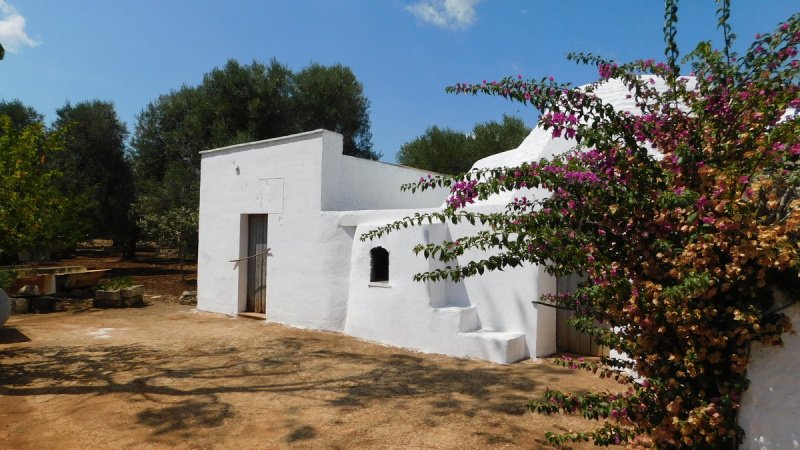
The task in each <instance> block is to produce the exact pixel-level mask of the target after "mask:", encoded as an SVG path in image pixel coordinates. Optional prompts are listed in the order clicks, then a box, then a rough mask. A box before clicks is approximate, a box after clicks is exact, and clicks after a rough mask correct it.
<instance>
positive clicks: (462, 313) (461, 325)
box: [433, 306, 481, 333]
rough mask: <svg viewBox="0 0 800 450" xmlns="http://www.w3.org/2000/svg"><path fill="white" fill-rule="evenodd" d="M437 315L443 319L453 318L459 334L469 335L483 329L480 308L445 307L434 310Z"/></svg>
mask: <svg viewBox="0 0 800 450" xmlns="http://www.w3.org/2000/svg"><path fill="white" fill-rule="evenodd" d="M433 311H434V313H435V314H438V315H439V316H441V317H447V316H450V317H452V318H451V319H450V320H452V321H453V324H454V326H456V325H457V326H456V330H455V331H458V332H462V333H467V332H471V331H477V330H479V329H480V328H481V321H480V319H479V318H478V308H476V307H474V306H445V307H442V308H433Z"/></svg>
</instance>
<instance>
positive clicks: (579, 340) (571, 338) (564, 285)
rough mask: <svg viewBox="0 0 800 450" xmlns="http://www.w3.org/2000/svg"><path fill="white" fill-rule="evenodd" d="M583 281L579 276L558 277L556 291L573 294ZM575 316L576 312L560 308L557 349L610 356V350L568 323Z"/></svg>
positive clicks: (557, 323)
mask: <svg viewBox="0 0 800 450" xmlns="http://www.w3.org/2000/svg"><path fill="white" fill-rule="evenodd" d="M583 280H584V278H582V277H581V276H580V275H577V274H573V275H569V276H566V277H558V280H557V288H556V289H557V291H558V293H559V294H563V293H566V292H573V291H575V289H576V288H577V287H578V283H580V282H581V281H583ZM574 315H575V312H574V311H570V310H567V309H562V308H559V309H558V310H557V311H556V349H558V351H560V352H568V353H577V354H580V355H588V356H608V348H606V347H602V346H599V345H597V343H596V342H594V340H593V339H592V337H591V336H589V335H588V334H586V333H581V332H580V331H578V330H576V329H575V327H573V326H571V325H569V324H568V323H567V321H568V320H569V319H571V318H572V316H574Z"/></svg>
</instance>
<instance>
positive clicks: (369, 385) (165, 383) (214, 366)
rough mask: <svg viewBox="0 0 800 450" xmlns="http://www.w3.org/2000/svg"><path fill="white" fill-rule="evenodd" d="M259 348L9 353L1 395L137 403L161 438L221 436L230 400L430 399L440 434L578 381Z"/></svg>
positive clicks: (274, 342)
mask: <svg viewBox="0 0 800 450" xmlns="http://www.w3.org/2000/svg"><path fill="white" fill-rule="evenodd" d="M258 339H262V340H263V342H259V344H258V346H257V348H258V350H257V351H254V350H253V349H252V348H248V349H247V351H242V349H240V348H238V347H237V346H235V345H216V346H215V345H213V344H210V343H209V342H208V341H205V342H197V343H193V344H188V347H186V348H180V349H169V350H168V349H163V350H162V349H154V348H151V347H148V346H145V345H107V346H91V347H89V346H84V347H62V346H47V347H36V348H31V347H21V348H14V349H7V350H2V349H1V348H0V372H2V374H3V376H2V378H0V395H2V396H35V395H93V396H102V395H109V394H115V393H124V394H131V395H130V398H131V399H132V400H131V401H133V402H142V406H145V408H144V409H142V410H141V411H140V412H138V414H137V415H136V420H137V423H139V424H140V425H142V426H145V427H147V428H148V429H150V430H151V432H152V433H153V435H155V436H158V435H165V434H169V433H176V434H178V435H183V436H186V435H188V433H191V432H192V431H193V430H197V429H202V428H205V429H209V428H216V427H220V426H222V425H223V424H224V423H225V421H226V420H228V419H230V418H232V417H234V416H235V415H236V411H235V409H234V406H233V404H232V403H230V402H229V401H226V400H224V399H223V397H224V396H225V395H226V394H235V393H247V394H252V395H259V394H278V395H291V396H296V397H303V398H306V399H311V400H314V401H315V402H317V403H319V402H321V403H322V404H323V405H327V406H326V407H329V408H333V409H337V410H339V411H341V412H346V411H351V410H357V409H361V408H369V407H378V406H381V405H385V404H386V403H387V402H389V401H402V400H403V399H417V400H418V399H419V398H424V399H426V401H427V405H428V406H427V407H426V408H424V409H421V410H420V411H419V413H420V414H424V415H426V416H427V417H428V418H429V419H430V420H428V422H430V423H431V424H435V423H437V418H439V419H441V418H442V417H443V416H448V415H450V414H463V415H464V416H466V417H475V416H477V415H491V414H498V413H499V414H500V415H501V416H502V415H520V414H523V413H524V406H523V405H524V403H525V402H526V401H528V400H530V399H531V397H532V396H533V395H534V394H533V391H534V389H535V388H541V387H542V386H543V385H544V384H545V383H547V382H548V381H549V380H552V379H553V378H554V377H560V376H562V375H564V374H565V373H567V372H569V371H567V370H566V369H562V368H559V367H554V366H552V365H547V364H539V365H525V366H524V367H523V366H522V365H519V366H516V367H515V366H488V365H486V364H483V363H476V362H474V361H469V360H457V361H456V363H455V367H452V365H453V364H452V360H448V362H449V363H450V366H451V367H445V366H444V365H442V364H438V363H437V362H436V361H435V360H431V359H430V358H427V359H426V358H423V357H420V356H415V355H413V354H409V353H407V352H398V353H393V354H389V355H385V354H381V355H367V354H361V353H358V352H350V351H346V350H344V349H342V348H344V347H345V345H342V346H341V347H337V348H336V349H332V348H331V346H330V343H329V342H328V343H324V342H321V341H320V340H319V339H315V338H313V337H310V338H309V337H307V338H302V339H301V338H295V337H280V338H274V337H272V338H270V337H259V338H258ZM343 339H346V338H343ZM334 367H335V368H336V370H335V371H334V370H331V369H332V368H334ZM334 373H335V375H333V374H334ZM329 374H330V375H329ZM428 399H429V401H428ZM286 431H287V437H286V441H287V442H295V441H303V440H309V439H313V438H314V437H315V436H316V435H317V431H316V430H315V429H314V428H313V427H310V426H301V427H297V425H295V426H293V427H290V428H289V429H287V430H286ZM481 433H482V434H481ZM475 434H478V435H481V436H483V437H484V438H485V440H486V442H487V443H489V444H500V443H503V442H505V441H504V439H508V437H507V436H505V435H500V434H498V433H494V432H493V431H492V427H487V428H486V429H485V430H483V431H480V432H477V431H476V433H475ZM545 447H546V445H545V444H543V443H542V447H541V448H545Z"/></svg>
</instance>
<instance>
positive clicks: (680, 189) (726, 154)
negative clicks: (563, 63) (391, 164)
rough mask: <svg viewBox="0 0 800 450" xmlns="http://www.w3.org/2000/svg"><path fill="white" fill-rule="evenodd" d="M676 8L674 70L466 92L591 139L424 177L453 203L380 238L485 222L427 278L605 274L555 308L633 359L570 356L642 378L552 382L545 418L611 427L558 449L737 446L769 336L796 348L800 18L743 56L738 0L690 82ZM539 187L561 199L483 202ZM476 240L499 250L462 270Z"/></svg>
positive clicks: (642, 66)
mask: <svg viewBox="0 0 800 450" xmlns="http://www.w3.org/2000/svg"><path fill="white" fill-rule="evenodd" d="M666 3H667V11H666V17H665V19H666V25H665V27H664V30H665V37H666V40H667V49H666V55H667V59H668V61H667V62H666V63H656V62H655V61H652V60H641V61H634V62H630V63H626V64H617V63H615V62H613V61H609V60H605V59H603V58H600V57H598V56H596V55H592V54H582V53H577V54H571V55H569V59H571V60H573V61H576V62H578V63H583V64H590V65H595V66H596V67H597V68H598V72H599V75H600V80H599V81H598V82H597V83H594V84H591V85H589V86H584V87H582V88H579V89H578V88H573V87H572V86H570V85H569V84H562V83H558V82H556V81H555V80H554V79H553V78H552V77H546V78H542V79H540V80H524V79H522V77H509V78H505V79H503V80H501V81H498V82H491V83H486V82H483V83H477V84H469V83H459V84H456V85H455V86H452V87H449V88H448V91H449V92H454V93H459V94H478V93H482V94H488V95H498V96H502V97H505V98H507V99H510V100H513V101H517V102H521V103H523V104H527V105H530V106H533V107H535V108H537V109H539V110H540V111H543V114H542V116H541V118H540V124H539V125H540V126H541V127H544V128H545V129H546V130H549V131H550V132H551V133H552V135H553V136H554V137H559V136H560V137H564V138H567V139H571V140H573V141H574V143H575V148H574V149H573V150H572V151H570V152H567V153H565V154H563V155H560V156H556V157H554V158H552V159H542V160H539V161H530V162H528V163H525V164H521V165H519V166H517V167H509V168H493V169H481V170H473V171H471V172H468V173H466V174H463V175H461V176H459V177H454V178H453V177H431V178H427V179H421V180H420V181H419V182H418V183H413V184H409V185H406V186H404V187H403V188H404V189H406V190H410V191H416V190H425V189H430V188H434V187H447V188H449V189H450V191H451V194H450V197H449V198H448V201H447V207H446V208H445V209H443V210H442V211H438V212H432V213H424V214H415V215H413V216H409V217H406V218H405V219H403V220H400V221H397V222H394V223H392V224H388V225H386V226H384V227H381V228H378V229H375V230H372V231H371V232H370V233H367V234H365V235H364V236H362V239H369V238H373V237H379V236H381V235H383V234H385V233H389V232H392V231H393V230H398V229H400V228H403V227H408V226H415V225H421V224H422V223H426V222H452V223H459V222H469V223H473V224H476V223H479V224H482V225H483V226H482V227H481V228H480V229H481V231H479V232H477V233H476V234H474V235H472V236H468V237H465V238H461V239H459V240H457V241H453V242H442V243H431V244H425V245H419V246H417V247H416V248H415V249H414V251H415V252H417V253H419V254H423V255H424V256H425V257H428V258H436V259H439V260H441V261H443V262H444V263H445V267H443V268H440V269H436V270H432V271H429V272H425V273H420V274H417V275H416V276H415V279H417V280H421V281H438V280H445V279H450V280H460V279H462V278H464V277H469V276H474V275H480V274H483V273H484V272H485V271H491V270H500V269H503V268H507V267H515V266H518V265H520V264H530V263H536V264H542V265H544V266H545V267H546V269H547V271H548V272H550V273H551V274H554V275H557V276H561V275H568V274H572V273H584V274H586V275H587V281H586V282H585V283H583V284H581V285H579V286H578V288H577V289H576V290H575V291H574V292H571V293H568V294H566V295H561V296H545V298H543V299H541V301H545V302H550V303H553V304H555V305H558V306H561V307H568V308H571V309H574V310H576V311H577V314H576V318H575V319H574V321H573V323H574V325H575V326H576V327H577V328H578V329H580V330H582V331H585V332H587V333H589V334H591V335H592V336H593V338H594V339H595V340H596V341H597V342H598V343H599V344H601V345H606V346H609V347H610V348H613V349H614V350H616V352H618V353H619V354H623V355H624V356H613V355H615V354H617V353H612V357H605V358H601V359H600V361H599V362H589V361H578V360H571V359H569V358H566V359H564V360H562V361H561V364H563V365H565V366H567V367H570V368H573V369H576V370H589V371H592V372H595V373H596V374H598V376H601V377H615V378H617V379H618V380H619V382H620V383H622V384H624V385H625V387H624V389H623V392H621V393H609V392H605V393H592V394H580V395H579V394H573V393H565V392H558V391H547V392H546V393H545V395H544V398H543V399H540V400H536V401H532V402H530V404H529V405H528V408H529V409H530V410H532V411H535V412H538V413H543V414H579V415H582V416H583V417H586V418H589V419H592V420H597V421H599V422H601V423H600V425H599V426H598V427H597V428H596V429H595V430H594V431H589V432H584V433H578V432H570V433H561V434H560V433H548V434H547V438H548V439H549V440H550V441H551V442H553V443H556V444H561V443H567V442H570V441H593V442H594V443H596V444H598V445H609V444H617V443H627V444H628V445H630V446H632V447H637V446H645V447H646V446H655V447H657V448H731V447H736V445H738V443H740V442H741V441H742V438H743V431H742V430H741V428H740V427H739V426H738V425H737V423H736V416H737V411H738V409H739V406H740V401H741V397H742V394H743V392H744V391H745V390H746V389H747V385H748V380H747V377H746V371H747V366H748V362H749V359H750V348H751V344H753V343H755V342H759V343H762V344H765V345H779V344H780V343H781V335H782V334H783V333H785V332H788V331H790V330H791V323H790V322H789V320H788V319H787V318H786V316H784V315H783V314H782V313H781V308H782V307H784V306H786V305H787V304H789V303H791V302H793V301H796V300H797V299H798V297H800V278H798V267H800V248H799V247H798V245H799V244H798V242H800V142H798V135H800V121H799V120H798V115H797V112H796V111H797V108H798V107H800V89H798V71H800V63H799V62H798V59H797V46H798V43H799V42H800V21H798V17H799V16H798V15H795V16H792V17H791V18H789V19H788V20H787V21H786V22H784V23H782V24H780V25H779V26H778V28H777V29H776V30H775V32H773V33H770V34H763V35H757V36H756V37H755V40H754V42H753V43H752V45H751V46H750V47H749V49H748V50H747V52H746V53H745V54H743V55H741V56H740V55H737V54H736V53H734V52H732V50H731V42H732V39H733V35H732V33H731V32H730V29H729V27H728V25H727V18H728V16H729V12H728V2H726V1H724V2H721V3H720V8H719V10H718V14H719V16H720V28H721V29H722V31H723V32H724V37H725V49H724V51H717V50H713V49H712V47H711V44H710V43H708V42H703V43H701V44H699V45H698V46H697V48H696V49H695V50H694V51H693V52H692V53H691V54H690V55H689V56H688V57H687V58H686V59H685V60H684V63H685V64H688V65H690V66H691V68H692V70H693V77H680V76H678V75H679V74H678V73H677V70H678V67H679V66H678V64H677V62H676V59H677V57H678V54H677V46H674V38H675V24H676V22H677V2H675V1H667V2H666ZM670 43H672V44H673V45H670ZM609 79H615V80H618V81H619V82H622V83H624V85H625V86H626V87H627V89H628V90H629V95H630V98H631V99H632V100H633V101H634V102H635V104H636V106H637V108H638V112H637V113H636V114H629V113H626V112H621V111H618V110H616V109H615V108H613V107H612V106H611V105H609V104H607V103H606V102H604V101H603V100H602V99H601V98H600V97H599V96H597V95H595V92H596V91H597V89H598V87H600V86H601V85H602V84H603V83H605V82H607V81H608V80H609ZM526 188H542V189H545V190H547V191H549V192H550V195H548V196H544V197H541V198H537V197H534V198H531V197H523V196H521V195H522V194H517V195H518V197H517V198H514V200H513V201H512V202H510V203H509V204H508V205H507V207H506V208H505V210H504V211H500V212H482V210H476V209H473V208H470V205H471V204H472V203H474V202H476V201H480V200H485V199H487V198H489V197H490V196H492V195H495V194H499V193H501V192H520V190H521V189H526ZM474 249H479V250H491V251H492V256H490V257H487V258H485V259H482V260H473V261H469V262H466V263H463V264H458V263H457V261H456V259H457V258H459V257H460V256H462V255H464V253H465V252H466V251H468V250H474ZM631 374H634V375H635V376H634V375H631Z"/></svg>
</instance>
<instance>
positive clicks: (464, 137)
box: [397, 115, 531, 175]
mask: <svg viewBox="0 0 800 450" xmlns="http://www.w3.org/2000/svg"><path fill="white" fill-rule="evenodd" d="M530 131H531V129H530V128H528V127H527V126H525V122H523V121H522V119H520V118H517V117H513V116H507V115H504V116H503V121H502V122H496V121H489V122H485V123H479V124H476V125H475V127H474V128H473V129H472V133H471V134H467V133H463V132H460V131H455V130H451V129H449V128H439V127H437V126H432V127H429V128H428V129H427V130H425V133H424V134H422V136H419V137H417V138H415V139H413V140H412V141H410V142H408V143H406V144H404V145H403V146H402V147H401V148H400V151H399V152H398V153H397V162H398V163H400V164H403V165H406V166H410V167H416V168H418V169H424V170H430V171H432V172H438V173H445V174H449V175H455V174H458V173H462V172H466V171H467V170H469V169H470V167H472V165H473V164H475V162H476V161H478V160H480V159H482V158H485V157H487V156H490V155H493V154H495V153H500V152H504V151H506V150H511V149H514V148H516V147H518V146H519V144H520V143H521V142H522V141H523V140H524V139H525V137H526V136H527V135H528V134H529V133H530Z"/></svg>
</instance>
